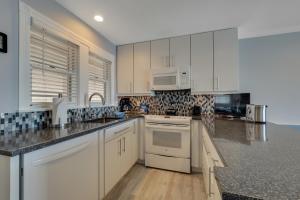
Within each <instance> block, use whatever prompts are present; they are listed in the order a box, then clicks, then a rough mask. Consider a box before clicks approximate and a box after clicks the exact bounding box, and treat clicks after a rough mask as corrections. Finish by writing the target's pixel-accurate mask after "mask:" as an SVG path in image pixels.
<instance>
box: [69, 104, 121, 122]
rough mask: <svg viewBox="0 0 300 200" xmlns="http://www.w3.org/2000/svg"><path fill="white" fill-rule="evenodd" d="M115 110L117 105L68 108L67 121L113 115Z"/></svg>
mask: <svg viewBox="0 0 300 200" xmlns="http://www.w3.org/2000/svg"><path fill="white" fill-rule="evenodd" d="M116 111H118V107H117V106H106V107H92V108H76V109H70V110H68V122H69V123H74V122H80V121H84V120H89V119H95V118H101V117H113V114H114V112H116Z"/></svg>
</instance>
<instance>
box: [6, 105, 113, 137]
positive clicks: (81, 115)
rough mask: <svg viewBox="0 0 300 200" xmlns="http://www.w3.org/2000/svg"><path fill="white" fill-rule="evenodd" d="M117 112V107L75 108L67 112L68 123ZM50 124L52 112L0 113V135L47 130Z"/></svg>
mask: <svg viewBox="0 0 300 200" xmlns="http://www.w3.org/2000/svg"><path fill="white" fill-rule="evenodd" d="M117 110H118V107H117V106H107V107H92V108H77V109H70V110H68V122H69V123H73V122H78V121H82V120H87V119H93V118H97V117H102V116H103V115H104V114H105V115H106V116H112V113H114V112H115V111H117ZM51 124H52V112H51V111H40V112H16V113H0V134H2V135H3V134H4V133H9V132H12V131H23V130H27V129H32V128H33V129H34V128H47V127H49V126H50V125H51Z"/></svg>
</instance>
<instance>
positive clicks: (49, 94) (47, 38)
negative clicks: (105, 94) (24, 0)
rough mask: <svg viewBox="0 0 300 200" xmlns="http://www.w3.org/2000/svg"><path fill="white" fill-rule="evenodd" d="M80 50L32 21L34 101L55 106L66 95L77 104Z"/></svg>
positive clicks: (31, 56)
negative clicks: (58, 99)
mask: <svg viewBox="0 0 300 200" xmlns="http://www.w3.org/2000/svg"><path fill="white" fill-rule="evenodd" d="M78 58H79V47H78V46H77V45H75V44H73V43H71V42H69V41H67V40H65V39H62V38H61V37H59V36H57V35H55V34H53V33H51V31H50V30H47V27H43V26H41V25H39V24H37V23H34V21H32V23H31V30H30V66H31V102H32V104H44V103H51V102H52V99H53V97H57V96H58V94H59V93H62V95H63V96H64V97H68V99H69V101H70V102H71V103H76V102H77V90H78V89H77V88H78V87H77V80H78V65H79V64H78V63H79V61H78Z"/></svg>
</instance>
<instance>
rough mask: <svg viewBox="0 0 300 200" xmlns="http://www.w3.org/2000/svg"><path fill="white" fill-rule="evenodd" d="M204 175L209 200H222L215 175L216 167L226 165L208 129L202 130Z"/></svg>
mask: <svg viewBox="0 0 300 200" xmlns="http://www.w3.org/2000/svg"><path fill="white" fill-rule="evenodd" d="M202 138H203V139H202V141H203V145H202V158H201V159H202V174H203V180H204V186H205V192H206V194H207V196H208V199H209V200H221V199H222V197H221V193H220V191H219V188H218V184H217V181H216V178H215V175H214V168H215V167H224V164H223V162H222V160H221V159H220V157H219V156H218V154H217V151H216V149H215V148H214V146H213V144H212V143H211V141H210V139H209V136H208V133H207V131H206V128H205V127H204V126H203V128H202Z"/></svg>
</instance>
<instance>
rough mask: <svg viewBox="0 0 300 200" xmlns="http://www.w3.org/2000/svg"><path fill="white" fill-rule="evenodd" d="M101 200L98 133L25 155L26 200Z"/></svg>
mask: <svg viewBox="0 0 300 200" xmlns="http://www.w3.org/2000/svg"><path fill="white" fill-rule="evenodd" d="M41 199H42V200H54V199H55V200H66V199H72V200H82V199H89V200H98V132H95V133H91V134H89V135H86V136H81V137H78V138H75V139H72V140H69V141H66V142H62V143H59V144H56V145H53V146H50V147H47V148H44V149H41V150H37V151H34V152H31V153H27V154H25V155H24V200H41Z"/></svg>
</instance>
